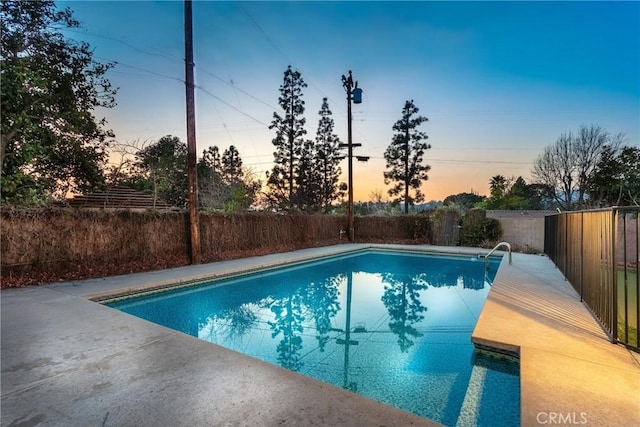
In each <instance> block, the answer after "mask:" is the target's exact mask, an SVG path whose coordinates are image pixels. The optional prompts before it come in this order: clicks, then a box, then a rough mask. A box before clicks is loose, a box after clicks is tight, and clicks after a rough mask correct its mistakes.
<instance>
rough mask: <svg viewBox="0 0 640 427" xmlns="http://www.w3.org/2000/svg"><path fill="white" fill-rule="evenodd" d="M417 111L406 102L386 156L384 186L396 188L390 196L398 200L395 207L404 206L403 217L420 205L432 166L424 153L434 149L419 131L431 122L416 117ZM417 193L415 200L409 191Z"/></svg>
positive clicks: (421, 117) (410, 102)
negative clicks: (411, 206)
mask: <svg viewBox="0 0 640 427" xmlns="http://www.w3.org/2000/svg"><path fill="white" fill-rule="evenodd" d="M417 114H418V108H417V107H416V106H415V105H414V104H413V100H411V101H406V103H405V105H404V108H403V109H402V119H400V120H398V121H397V122H396V123H395V124H394V125H393V130H394V131H396V132H397V133H396V134H395V135H394V136H393V140H392V141H391V144H390V145H389V147H387V149H386V151H385V152H384V158H385V160H386V162H387V164H386V168H387V171H385V172H384V182H385V184H389V183H392V182H394V183H395V184H394V185H393V187H392V188H391V189H390V190H389V195H390V196H391V197H395V199H394V203H399V202H404V213H405V214H406V213H409V204H414V203H416V202H421V201H423V200H424V195H423V194H422V192H421V191H420V186H421V185H422V181H426V180H427V179H428V175H427V172H429V170H430V169H431V166H429V165H426V164H423V155H424V152H425V150H428V149H429V148H431V145H429V144H427V143H425V142H423V140H425V139H427V135H426V134H425V133H424V132H421V131H419V130H417V128H418V126H420V125H421V124H422V123H424V122H426V121H428V119H427V118H426V117H424V116H417ZM410 189H413V190H414V195H413V197H412V196H410V195H409V190H410Z"/></svg>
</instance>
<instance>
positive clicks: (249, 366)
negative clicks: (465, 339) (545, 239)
mask: <svg viewBox="0 0 640 427" xmlns="http://www.w3.org/2000/svg"><path fill="white" fill-rule="evenodd" d="M370 248H380V249H393V250H404V251H416V252H431V253H434V252H435V253H442V254H464V255H477V254H479V253H486V252H487V251H486V250H482V249H477V248H462V247H439V246H428V245H419V246H410V245H383V244H343V245H336V246H329V247H322V248H312V249H305V250H301V251H294V252H288V253H283V254H271V255H266V256H262V257H251V258H244V259H239V260H231V261H223V262H217V263H211V264H203V265H199V266H187V267H180V268H176V269H169V270H160V271H155V272H148V273H136V274H131V275H125V276H114V277H109V278H104V279H90V280H84V281H73V282H65V283H54V284H50V285H47V286H44V287H40V288H33V287H32V288H24V289H9V290H3V291H2V293H1V294H0V295H1V296H2V300H1V302H2V313H1V314H2V425H5V420H13V421H17V420H34V419H37V420H44V424H47V422H48V421H51V424H56V422H61V421H63V420H67V423H68V418H64V417H63V416H62V415H59V414H58V413H60V414H65V416H66V417H71V419H74V420H76V421H79V420H81V422H78V423H82V424H86V423H87V422H86V421H87V420H90V419H91V420H93V419H95V420H98V421H100V419H101V418H100V417H104V419H103V421H104V423H106V424H108V423H107V421H109V422H113V423H115V424H117V422H118V421H120V422H123V421H125V422H128V423H130V422H131V421H133V420H136V424H141V425H151V424H152V422H151V421H152V420H153V424H157V423H158V422H160V423H162V422H165V423H166V422H171V421H172V420H173V421H175V420H178V421H181V422H186V421H189V422H190V423H192V424H201V422H198V420H200V421H202V420H206V422H205V423H207V424H209V423H211V421H212V420H217V422H219V423H223V424H225V425H250V424H252V423H251V420H254V421H255V420H256V419H257V418H252V417H256V416H257V415H260V416H262V418H259V420H260V421H261V422H265V420H266V423H267V424H270V422H272V423H273V424H280V423H282V424H285V425H287V424H288V423H291V425H294V424H299V423H303V424H309V425H345V424H349V425H370V424H371V423H372V422H373V423H376V424H378V425H383V424H384V425H409V424H411V425H437V423H433V422H431V421H429V420H425V419H424V418H419V417H415V416H413V415H411V414H407V413H405V412H402V411H399V410H397V409H394V408H390V407H388V406H386V405H383V404H379V403H377V402H373V401H369V400H368V399H366V398H361V397H354V396H353V395H352V394H351V393H346V392H344V391H343V390H341V389H336V388H334V387H331V386H327V385H324V384H322V383H320V384H318V382H316V381H315V380H311V379H307V378H306V377H302V378H300V377H301V376H300V375H298V374H295V373H287V372H286V371H285V370H283V369H281V368H278V367H275V366H272V365H268V364H264V363H261V362H259V361H256V360H255V359H251V358H246V357H242V356H239V355H238V354H237V353H234V352H229V351H228V350H225V349H222V348H219V347H217V346H215V347H214V346H212V345H211V344H208V343H204V344H206V345H207V346H208V347H203V346H202V345H201V344H199V343H197V342H195V341H199V340H197V339H193V338H192V337H189V336H186V335H184V334H179V333H173V332H168V331H166V330H165V329H166V328H162V327H160V326H157V325H153V324H149V323H148V322H145V321H142V320H141V319H136V318H133V317H131V316H128V315H126V314H124V313H119V312H116V311H115V310H112V309H109V308H107V307H103V306H100V305H99V304H97V303H94V302H92V301H90V300H94V299H100V298H103V297H105V296H107V295H114V294H116V293H118V292H120V293H122V292H132V291H135V290H139V289H147V290H150V289H153V288H157V287H158V286H168V285H170V284H175V283H182V284H186V283H188V282H191V281H201V280H205V279H209V278H212V277H221V276H225V275H230V274H234V273H238V272H245V271H248V270H257V269H260V268H271V267H276V266H280V265H284V264H288V263H291V262H304V261H309V260H312V259H314V258H319V257H324V256H330V255H339V254H345V253H349V252H354V251H360V250H366V249H370ZM513 255H514V257H513V264H512V265H508V263H507V262H506V257H505V259H503V261H502V262H501V264H500V267H499V269H498V273H497V275H496V279H495V281H494V284H493V286H492V289H491V290H490V292H489V296H488V298H487V302H486V303H485V306H484V308H483V310H482V313H481V315H480V318H479V320H478V323H477V325H476V328H475V330H474V332H473V336H472V341H473V342H474V344H476V345H478V346H488V347H491V348H494V349H495V348H498V349H502V350H505V351H509V352H512V353H516V354H518V355H519V357H520V363H521V379H520V381H521V420H522V425H536V424H551V423H552V422H551V421H553V420H562V421H570V422H565V424H571V423H574V424H575V423H579V424H587V425H589V424H590V425H611V424H615V425H619V426H624V425H630V426H631V425H638V424H640V402H639V401H638V399H634V397H636V396H637V392H638V385H640V365H639V364H638V360H637V359H636V356H635V355H634V354H633V353H632V352H630V351H629V350H627V349H625V348H624V347H621V346H618V345H613V344H611V343H609V342H608V341H607V339H606V335H605V334H604V332H603V331H602V329H601V328H600V326H599V325H598V323H597V322H596V321H595V320H594V318H593V317H592V316H591V314H590V312H589V311H588V310H587V309H586V307H585V306H584V305H583V304H582V303H581V302H580V301H579V298H578V297H577V295H576V294H575V291H573V289H572V288H571V286H570V285H569V284H568V283H567V282H566V281H564V278H563V277H562V275H561V274H559V272H558V271H557V269H555V267H554V266H553V264H552V263H551V261H549V260H548V258H546V257H544V256H538V255H524V254H513ZM65 310H66V311H65ZM70 310H78V311H79V313H77V317H76V318H74V319H73V322H70V319H68V318H66V317H68V316H65V314H67V313H69V311H70ZM104 310H108V312H107V311H104ZM113 312H115V313H113ZM567 313H569V314H570V316H569V315H568V314H567ZM19 317H23V319H19ZM45 319H46V320H47V321H48V322H51V321H57V322H60V324H64V325H65V328H64V329H63V328H62V327H61V326H60V325H58V326H59V327H58V328H56V327H55V326H56V325H55V324H54V325H51V324H50V323H47V322H45ZM64 322H66V323H64ZM101 323H104V324H109V325H110V326H112V327H111V328H109V329H108V331H107V335H108V336H107V338H105V339H101V337H89V338H88V337H87V335H91V334H90V332H88V330H91V329H92V328H95V327H96V324H97V325H100V324H101ZM112 324H113V325H118V328H119V329H122V330H126V331H128V332H129V334H123V333H118V328H115V327H113V325H112ZM132 330H135V331H136V333H135V334H132V333H131V331H132ZM523 331H526V334H523ZM145 334H147V335H148V336H145ZM138 335H141V336H140V337H138ZM69 337H72V338H73V340H72V343H71V344H66V343H65V345H64V346H63V347H60V345H61V344H59V342H63V341H65V339H67V338H69ZM27 338H29V340H30V341H29V342H26V341H25V340H26V339H27ZM38 342H41V343H42V344H41V345H40V344H38ZM163 346H164V347H166V348H164V350H165V351H166V352H167V354H171V355H172V356H173V358H174V359H176V360H177V361H175V360H174V359H172V360H174V361H173V362H171V363H177V365H174V364H169V362H165V361H162V362H157V363H159V365H158V366H164V367H165V368H166V367H171V368H173V369H174V370H181V369H183V368H182V367H181V366H182V365H181V364H180V363H178V362H180V361H182V362H183V361H185V360H192V362H191V364H193V365H199V364H201V363H203V360H206V361H207V363H208V364H210V365H211V366H217V367H218V368H217V370H215V372H216V373H217V374H222V373H224V372H225V371H231V372H237V375H240V376H242V373H244V374H245V375H249V377H250V378H248V379H247V381H248V384H250V383H251V381H252V380H256V379H259V378H270V379H273V378H277V380H276V385H274V386H272V387H271V389H269V388H267V389H266V390H262V389H261V390H260V391H255V390H253V389H251V388H248V389H247V388H246V385H245V386H243V387H235V388H234V387H232V386H230V385H228V384H217V383H216V384H215V385H212V383H211V381H212V380H211V379H209V382H207V381H205V379H200V378H199V377H195V376H194V375H193V373H192V372H190V370H188V371H186V372H183V371H182V370H181V371H180V372H182V376H181V377H176V375H174V374H173V373H172V372H168V369H162V370H156V371H154V375H150V376H144V380H143V381H141V382H143V383H144V384H145V386H146V387H147V388H149V387H153V385H154V384H155V385H157V384H158V383H166V382H167V380H171V381H176V382H178V383H177V385H176V387H175V388H176V389H178V390H184V389H183V388H181V387H182V386H183V385H182V382H181V381H183V378H184V377H186V379H184V380H189V381H191V383H190V384H191V385H193V383H194V381H195V382H196V384H198V386H199V387H201V389H202V393H203V394H204V395H216V396H217V395H219V393H220V391H221V390H223V391H224V392H226V393H227V394H226V395H227V396H228V399H227V401H225V402H218V401H216V404H215V407H214V408H213V409H211V408H210V407H209V406H199V407H197V408H191V409H192V410H191V411H188V412H186V413H185V411H184V410H183V409H175V408H174V409H173V410H168V409H167V407H171V403H172V402H175V401H180V399H182V397H181V396H180V395H176V394H175V393H176V392H175V391H174V392H173V393H172V392H169V391H167V392H166V393H165V394H164V395H161V396H160V397H159V400H157V401H156V400H154V401H153V402H155V403H153V402H152V403H149V402H148V401H146V400H145V401H144V404H145V405H146V406H148V407H150V408H152V409H150V410H152V411H155V412H154V413H155V419H153V417H152V419H148V418H147V417H142V418H141V414H140V410H139V409H136V408H135V407H133V406H127V405H124V406H123V405H122V404H120V406H117V405H116V406H117V408H118V411H116V410H115V409H113V408H114V407H116V406H114V405H115V401H113V399H115V398H116V397H121V396H122V395H123V394H127V390H126V388H127V387H124V385H125V384H131V383H128V382H127V381H125V379H126V378H124V377H123V375H124V372H129V374H131V372H130V371H131V369H133V368H132V367H131V365H129V366H126V365H124V366H123V365H122V363H124V362H125V361H126V360H129V359H131V358H132V357H134V356H136V358H135V360H136V361H138V360H139V357H142V358H143V359H145V360H148V355H149V354H152V353H151V350H152V349H154V348H155V349H157V348H158V347H163ZM25 347H27V348H28V350H29V351H26V350H25ZM212 347H213V349H212ZM181 349H182V350H181ZM36 350H37V351H36ZM187 351H188V352H189V354H187V353H186V352H187ZM183 352H184V353H183ZM59 353H63V354H59ZM200 353H202V354H200ZM193 354H198V355H200V356H199V357H198V358H195V359H193ZM78 355H81V356H82V357H80V356H78ZM83 357H84V358H83ZM105 360H108V361H109V362H110V361H112V360H114V361H116V360H120V362H118V363H115V362H114V363H113V364H111V363H106V362H105ZM129 362H130V361H129ZM223 362H224V363H223ZM136 363H137V362H136ZM107 365H108V366H109V369H106V368H105V366H107ZM133 365H135V363H134V364H133ZM187 365H189V364H187ZM238 365H242V369H240V368H238ZM265 365H267V366H265ZM207 366H208V365H207ZM558 367H562V368H563V369H558ZM235 368H238V369H240V371H235V370H234V369H235ZM96 369H98V371H100V370H102V371H104V372H103V374H104V373H105V372H106V373H107V374H111V376H109V375H106V377H105V376H104V375H103V377H101V378H102V382H99V383H98V384H106V385H104V386H101V387H102V388H99V389H98V390H94V388H95V387H96V378H95V375H96V374H95V372H94V371H95V370H96ZM594 371H595V372H594ZM237 375H236V376H237ZM134 376H135V375H134ZM138 376H139V375H138ZM136 377H137V376H136ZM104 378H111V380H110V381H105V380H104ZM71 380H73V381H74V382H75V383H76V384H84V383H85V382H86V384H85V387H86V388H87V390H86V391H85V392H84V394H83V393H79V394H80V397H78V395H74V394H73V393H71V392H69V391H66V392H65V393H62V394H61V395H63V396H66V397H67V399H71V401H72V402H73V407H69V406H68V402H67V403H64V402H57V405H59V407H57V406H56V409H55V410H53V409H52V408H51V406H52V403H55V402H56V398H54V397H52V396H51V393H47V391H49V392H50V391H51V390H58V389H59V387H62V386H64V385H65V381H71ZM117 385H119V386H120V387H117ZM92 387H93V388H92ZM123 387H124V390H123ZM136 387H137V383H133V384H131V385H130V386H129V387H128V388H130V389H131V390H130V392H131V393H134V392H135V391H136V390H135V388H136ZM184 387H187V385H185V386H184ZM145 390H146V389H145ZM272 392H273V393H272ZM276 392H277V393H276ZM265 394H267V395H269V397H270V398H269V400H268V401H266V402H262V401H260V402H259V401H258V400H259V399H258V398H259V397H260V396H264V395H265ZM47 396H48V397H47ZM56 396H57V395H56ZM300 396H305V397H306V398H307V399H305V400H304V401H300V402H299V403H298V405H297V406H293V407H291V405H288V407H287V408H286V409H285V408H284V407H283V405H284V404H285V403H286V402H287V401H289V402H290V400H291V399H297V398H299V397H300ZM243 399H245V400H248V401H251V402H252V408H253V409H252V413H251V414H247V413H244V412H243V413H238V408H239V407H242V404H241V403H239V402H242V401H243ZM138 400H139V397H138ZM96 401H98V402H101V403H96ZM65 404H66V405H67V406H65ZM187 406H188V405H187ZM274 408H276V409H277V410H274ZM63 409H64V410H63ZM194 409H195V410H194ZM329 409H330V411H329ZM327 411H328V412H330V413H328V412H327ZM147 412H148V411H147ZM274 412H275V413H276V414H277V416H276V415H274ZM69 414H71V415H69ZM105 414H106V415H105ZM205 416H206V417H207V418H201V417H205ZM38 417H40V418H38ZM42 417H44V418H42ZM158 417H160V418H158ZM212 417H213V418H212ZM265 417H266V418H265ZM269 417H272V418H269ZM301 417H302V418H301ZM353 417H357V418H353ZM354 420H358V421H354ZM585 420H586V423H585V422H582V421H585ZM294 421H295V422H294ZM8 422H10V421H8ZM104 423H103V424H104ZM215 423H216V422H214V424H215ZM97 424H100V422H98V423H97Z"/></svg>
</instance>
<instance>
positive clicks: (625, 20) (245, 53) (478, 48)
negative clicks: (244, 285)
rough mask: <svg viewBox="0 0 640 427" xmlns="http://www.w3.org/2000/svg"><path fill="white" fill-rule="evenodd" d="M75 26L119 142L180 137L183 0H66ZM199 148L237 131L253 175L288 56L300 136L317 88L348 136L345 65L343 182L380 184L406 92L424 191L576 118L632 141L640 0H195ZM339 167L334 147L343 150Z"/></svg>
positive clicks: (467, 185)
mask: <svg viewBox="0 0 640 427" xmlns="http://www.w3.org/2000/svg"><path fill="white" fill-rule="evenodd" d="M57 5H58V6H59V7H65V6H68V7H70V8H71V9H72V10H73V11H74V16H75V18H76V19H78V20H79V21H80V22H81V28H80V29H74V30H72V31H68V32H67V33H66V34H67V35H68V36H69V37H71V38H74V39H77V40H85V41H87V42H88V43H89V44H90V45H91V46H92V47H93V48H94V55H95V58H96V59H97V60H99V61H101V62H107V61H115V62H117V63H118V64H117V65H116V67H115V68H114V69H112V70H110V71H109V73H108V74H107V75H108V77H109V79H110V80H111V82H112V84H113V85H114V86H116V87H119V88H120V89H119V92H118V95H117V98H116V100H117V102H118V105H117V106H116V107H115V108H113V109H109V110H101V111H98V112H97V116H98V117H106V119H107V121H108V126H109V127H110V128H111V129H113V130H114V132H115V134H116V140H117V141H118V142H121V143H125V142H129V143H131V142H135V141H139V143H141V142H143V141H147V144H149V143H152V142H155V141H157V140H158V139H159V138H161V137H162V136H164V135H168V134H170V135H175V136H178V137H179V138H180V139H181V140H182V141H184V142H186V120H185V115H186V113H185V84H184V72H185V71H184V70H185V67H184V27H183V25H184V9H183V8H184V3H183V2H181V1H153V2H152V1H135V2H134V1H120V2H106V1H69V2H57ZM193 17H194V21H193V29H194V61H195V66H196V69H195V82H196V85H197V88H196V127H197V147H198V148H197V152H198V155H199V156H200V155H201V153H202V151H203V150H205V149H206V148H207V147H209V146H212V145H217V146H218V147H219V148H220V150H221V151H223V150H225V149H226V148H228V147H229V146H230V145H235V146H236V147H237V148H238V150H239V152H240V155H241V157H242V159H243V161H244V165H245V166H246V167H247V168H250V169H252V170H253V172H254V173H255V174H256V176H257V177H258V178H260V179H262V180H263V181H264V178H265V176H264V172H265V171H266V170H270V169H271V168H272V166H273V163H272V161H273V151H274V146H273V145H272V144H271V140H272V139H273V138H274V136H275V132H274V131H273V130H269V128H268V126H269V124H270V123H271V119H272V117H273V112H274V111H278V112H281V110H280V108H279V106H278V102H277V101H278V96H279V87H280V85H281V84H282V78H283V73H284V71H285V69H286V68H287V66H288V65H291V66H292V68H293V69H295V70H298V71H300V72H301V74H302V77H303V79H304V80H305V82H306V83H307V84H308V87H307V88H306V89H305V90H304V94H303V99H304V101H305V106H306V111H305V114H304V116H305V117H306V120H307V127H306V129H307V138H310V139H315V132H316V128H317V125H318V120H319V116H318V111H319V110H320V106H321V104H322V98H323V97H327V98H328V99H329V106H330V108H331V110H332V112H333V118H334V120H335V126H336V128H335V130H336V133H337V134H338V136H339V137H340V138H341V139H342V140H343V141H345V142H346V139H347V135H346V134H347V123H346V122H347V120H346V116H347V113H346V94H345V92H344V89H343V87H342V83H341V80H340V77H341V76H342V75H343V74H346V73H347V72H348V70H353V76H354V79H355V80H357V81H358V82H359V86H360V87H361V88H362V89H363V91H364V94H363V103H362V104H359V105H354V109H353V116H354V121H353V128H354V133H353V135H354V137H353V141H354V143H361V144H362V147H360V148H357V149H356V150H355V154H357V155H363V156H370V157H371V159H370V160H369V162H368V163H359V162H355V161H354V194H355V199H356V200H361V201H367V200H369V199H370V194H371V193H372V192H373V191H379V192H383V193H384V195H385V197H386V191H387V188H388V187H387V186H385V184H384V180H383V175H382V174H383V171H384V165H385V163H384V159H383V153H384V151H385V149H386V147H387V146H388V145H389V143H390V142H391V139H392V136H393V131H392V126H393V123H394V122H395V121H397V120H398V119H400V118H401V110H402V107H403V106H404V103H405V101H406V100H410V99H412V100H414V103H415V105H416V106H417V107H418V108H419V109H420V114H421V115H424V116H426V117H428V118H429V121H428V122H427V123H424V124H423V125H421V127H420V129H421V130H423V131H424V132H426V133H427V134H428V135H429V140H428V142H429V143H430V144H431V145H432V149H430V150H428V151H427V152H426V155H425V159H426V163H427V164H429V165H431V168H432V169H431V171H430V173H429V180H428V181H426V182H425V183H423V186H422V191H423V192H424V193H425V195H426V199H427V200H442V199H444V198H445V197H446V196H448V195H450V194H456V193H461V192H470V191H472V190H473V191H475V192H478V193H479V194H484V195H486V194H488V192H489V179H490V178H491V177H492V176H494V175H498V174H501V175H504V176H507V177H511V176H515V177H517V176H520V175H521V176H523V177H524V178H525V179H526V180H527V182H530V177H531V176H530V173H531V169H532V165H533V161H534V160H535V158H536V156H538V155H539V154H540V153H541V152H542V151H543V149H544V147H545V146H547V145H551V144H553V143H554V142H555V141H556V139H557V138H558V136H559V135H560V134H562V133H566V132H569V131H576V130H578V128H579V127H580V125H591V124H595V125H600V126H602V127H604V128H606V129H607V130H608V131H610V132H611V133H618V132H624V133H625V134H626V135H627V138H628V144H629V145H634V146H638V145H639V144H640V142H639V141H640V2H637V1H634V2H567V3H564V2H347V1H345V2H269V1H267V2H219V1H194V3H193ZM342 169H343V172H344V175H345V181H346V170H347V164H346V161H345V162H343V164H342Z"/></svg>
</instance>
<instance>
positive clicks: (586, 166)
mask: <svg viewBox="0 0 640 427" xmlns="http://www.w3.org/2000/svg"><path fill="white" fill-rule="evenodd" d="M624 140H625V136H624V134H622V133H618V134H616V135H611V134H609V132H607V131H606V130H605V129H603V128H602V127H600V126H595V125H591V126H589V127H587V126H581V127H580V129H579V130H578V133H577V134H575V135H574V134H572V133H571V132H569V133H566V134H562V135H560V136H559V137H558V139H557V140H556V142H555V144H553V145H550V146H547V147H545V149H544V152H543V153H542V154H540V155H539V156H538V157H537V158H536V160H535V162H534V165H533V170H532V172H531V175H532V176H533V178H534V179H535V180H536V182H537V183H538V184H542V185H544V186H545V187H547V188H550V189H552V192H553V195H554V198H555V201H556V202H557V203H558V205H560V207H562V208H563V209H565V210H568V211H570V210H573V209H574V208H577V209H582V208H584V207H585V206H586V205H588V200H586V198H585V195H586V194H587V187H588V180H589V177H590V176H591V175H592V174H593V173H594V171H595V169H596V166H597V164H598V162H599V161H600V159H601V157H602V155H603V153H605V150H606V149H607V148H609V149H611V150H613V153H615V154H617V153H618V150H619V148H620V145H621V144H622V143H623V142H624Z"/></svg>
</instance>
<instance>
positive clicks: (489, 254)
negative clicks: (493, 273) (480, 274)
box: [484, 242, 511, 268]
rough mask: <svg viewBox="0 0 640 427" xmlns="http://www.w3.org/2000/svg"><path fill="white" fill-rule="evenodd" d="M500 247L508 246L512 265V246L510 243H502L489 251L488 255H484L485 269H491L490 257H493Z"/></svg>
mask: <svg viewBox="0 0 640 427" xmlns="http://www.w3.org/2000/svg"><path fill="white" fill-rule="evenodd" d="M500 246H506V247H507V249H508V250H509V265H511V245H510V244H509V242H500V243H498V244H497V245H495V246H494V248H493V249H491V250H490V251H489V253H488V254H486V255H484V267H485V268H489V257H490V256H491V254H492V253H494V252H495V251H496V250H497V249H498V248H499V247H500Z"/></svg>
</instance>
